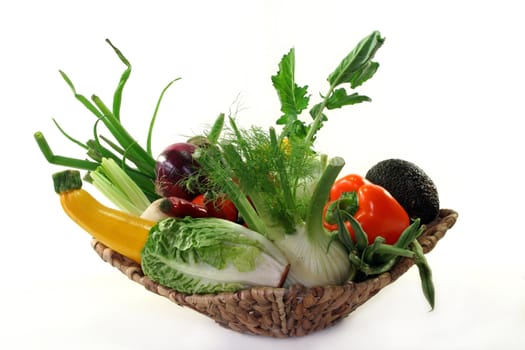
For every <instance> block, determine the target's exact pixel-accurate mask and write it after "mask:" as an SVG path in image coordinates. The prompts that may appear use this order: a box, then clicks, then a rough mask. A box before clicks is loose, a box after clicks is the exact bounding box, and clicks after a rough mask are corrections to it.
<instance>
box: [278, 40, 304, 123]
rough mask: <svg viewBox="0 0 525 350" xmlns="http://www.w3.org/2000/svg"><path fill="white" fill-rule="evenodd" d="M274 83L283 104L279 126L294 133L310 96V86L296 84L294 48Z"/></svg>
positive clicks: (282, 60) (282, 63) (282, 62)
mask: <svg viewBox="0 0 525 350" xmlns="http://www.w3.org/2000/svg"><path fill="white" fill-rule="evenodd" d="M272 83H273V86H274V88H275V90H276V91H277V95H278V96H279V100H280V102H281V112H283V116H281V117H280V118H279V119H278V120H277V124H279V125H285V126H287V127H285V128H286V129H290V130H289V131H292V132H293V129H295V127H293V128H292V127H290V126H291V125H294V124H296V123H297V121H298V119H297V117H298V116H299V115H300V114H301V112H302V111H303V110H304V109H306V107H308V103H309V101H310V96H308V95H307V93H308V86H306V85H305V86H302V87H301V86H299V85H297V84H296V82H295V50H294V49H293V48H292V49H290V51H289V52H288V53H287V54H286V55H284V56H283V58H282V59H281V62H280V63H279V71H278V72H277V74H276V75H274V76H272Z"/></svg>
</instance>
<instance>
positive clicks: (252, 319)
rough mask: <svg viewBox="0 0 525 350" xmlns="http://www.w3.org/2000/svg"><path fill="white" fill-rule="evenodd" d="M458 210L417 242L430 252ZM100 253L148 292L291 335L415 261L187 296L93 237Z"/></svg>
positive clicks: (230, 322)
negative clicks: (331, 277) (356, 278)
mask: <svg viewBox="0 0 525 350" xmlns="http://www.w3.org/2000/svg"><path fill="white" fill-rule="evenodd" d="M457 217H458V214H457V212H455V211H454V210H450V209H442V210H441V211H440V213H439V216H438V218H436V219H435V220H434V221H433V222H432V223H430V224H428V225H426V230H425V232H424V233H423V234H422V235H421V236H420V238H419V242H420V244H421V246H422V247H423V251H424V252H425V253H428V252H429V251H431V250H432V249H433V248H434V247H435V245H436V244H437V242H438V241H439V240H440V239H441V238H443V236H444V235H445V233H446V232H447V230H448V229H450V228H451V227H452V226H453V225H454V224H455V222H456V220H457ZM92 245H93V248H94V249H95V251H96V252H97V253H98V254H99V255H100V257H101V258H102V259H103V260H104V261H106V262H107V263H109V264H111V265H112V266H114V267H116V268H117V269H119V270H120V271H121V272H122V273H124V274H125V275H126V276H128V277H129V278H130V279H131V280H133V281H135V282H137V283H140V284H142V285H143V286H144V287H145V288H146V289H147V290H149V291H151V292H153V293H156V294H158V295H161V296H163V297H166V298H168V299H169V300H171V301H172V302H174V303H176V304H178V305H180V306H186V307H190V308H192V309H194V310H195V311H197V312H199V313H202V314H204V315H206V316H208V317H211V318H212V319H213V320H215V321H216V322H217V323H219V324H220V325H222V326H224V327H226V328H229V329H232V330H234V331H237V332H241V333H248V334H254V335H262V336H270V337H276V338H287V337H294V336H304V335H307V334H310V333H312V332H314V331H317V330H321V329H324V328H326V327H328V326H330V325H333V324H335V323H336V322H338V321H340V320H341V319H343V318H345V317H346V316H348V315H349V314H350V313H351V312H352V311H354V310H355V309H356V308H357V307H359V306H360V305H362V304H363V303H364V302H366V301H367V300H368V299H370V298H371V297H373V296H374V295H375V294H377V293H378V292H379V291H380V290H381V289H383V288H384V287H386V286H387V285H389V284H390V283H392V282H394V281H395V280H396V279H398V278H399V277H400V276H401V275H402V274H404V273H405V272H406V271H407V270H408V269H409V268H410V267H412V265H413V264H414V262H413V261H412V260H411V259H408V258H401V259H400V260H399V261H398V262H397V263H396V265H394V266H393V267H392V269H391V270H390V271H389V272H385V273H383V274H380V275H378V276H374V277H371V278H369V279H367V280H365V281H362V282H358V283H354V282H348V283H346V284H344V285H333V286H320V287H312V288H306V287H304V286H300V285H296V286H292V287H289V288H272V287H254V288H250V289H245V290H240V291H237V292H235V293H219V294H213V295H209V294H205V295H200V294H184V293H180V292H177V291H176V290H174V289H170V288H167V287H164V286H162V285H160V284H158V283H157V282H154V281H152V280H151V279H150V278H148V277H147V276H144V273H143V272H142V269H141V267H140V265H138V264H137V263H135V262H134V261H132V260H130V259H128V258H126V257H124V256H122V255H121V254H119V253H117V252H115V251H113V250H111V249H109V248H108V247H106V246H105V245H103V244H102V243H100V242H98V241H96V240H93V241H92Z"/></svg>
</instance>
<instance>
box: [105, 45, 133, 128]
mask: <svg viewBox="0 0 525 350" xmlns="http://www.w3.org/2000/svg"><path fill="white" fill-rule="evenodd" d="M106 42H107V43H108V44H109V45H110V46H111V48H112V49H113V50H114V51H115V53H116V54H117V56H118V58H119V59H120V61H121V62H122V63H124V65H125V66H126V70H124V72H123V73H122V75H121V77H120V81H119V83H118V85H117V89H116V90H115V93H114V94H113V115H114V116H115V118H116V119H117V120H120V106H121V104H122V91H123V90H124V86H125V85H126V82H127V81H128V79H129V76H130V75H131V64H130V63H129V61H128V59H127V58H126V57H124V55H123V54H122V52H120V50H119V49H118V48H116V47H115V46H114V45H113V44H112V43H111V41H109V39H106Z"/></svg>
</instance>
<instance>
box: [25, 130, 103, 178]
mask: <svg viewBox="0 0 525 350" xmlns="http://www.w3.org/2000/svg"><path fill="white" fill-rule="evenodd" d="M34 138H35V140H36V143H37V144H38V147H39V148H40V150H41V151H42V154H43V155H44V157H45V158H46V160H47V161H48V162H49V163H51V164H55V165H61V166H68V167H73V168H77V169H83V170H95V169H96V168H97V167H98V164H97V163H95V162H91V161H89V160H85V159H77V158H70V157H64V156H59V155H55V154H54V153H53V151H52V150H51V147H50V146H49V144H48V143H47V141H46V139H45V137H44V134H43V133H42V132H40V131H37V132H36V133H35V134H34Z"/></svg>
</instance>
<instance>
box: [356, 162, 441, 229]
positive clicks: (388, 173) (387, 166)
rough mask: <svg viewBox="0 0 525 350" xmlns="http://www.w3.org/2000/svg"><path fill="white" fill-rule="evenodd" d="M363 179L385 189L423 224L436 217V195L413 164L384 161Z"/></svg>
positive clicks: (437, 210)
mask: <svg viewBox="0 0 525 350" xmlns="http://www.w3.org/2000/svg"><path fill="white" fill-rule="evenodd" d="M365 177H366V178H367V179H368V180H369V181H370V182H372V183H374V184H376V185H379V186H381V187H383V188H384V189H386V190H387V191H388V192H390V194H391V195H392V196H393V197H394V198H395V199H396V200H397V201H398V202H399V204H401V206H402V207H403V208H404V209H405V210H406V212H407V213H408V215H409V216H410V217H411V218H413V219H415V218H420V220H421V223H422V224H427V223H429V222H431V221H432V220H434V219H435V218H436V217H437V216H438V215H439V196H438V192H437V188H436V186H435V184H434V182H433V181H432V179H431V178H430V177H429V176H428V175H427V174H426V173H425V172H424V171H423V170H422V169H421V168H419V167H418V166H417V165H415V164H414V163H411V162H409V161H406V160H403V159H386V160H383V161H381V162H379V163H377V164H376V165H374V166H373V167H372V168H370V169H369V170H368V172H367V173H366V175H365Z"/></svg>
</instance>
